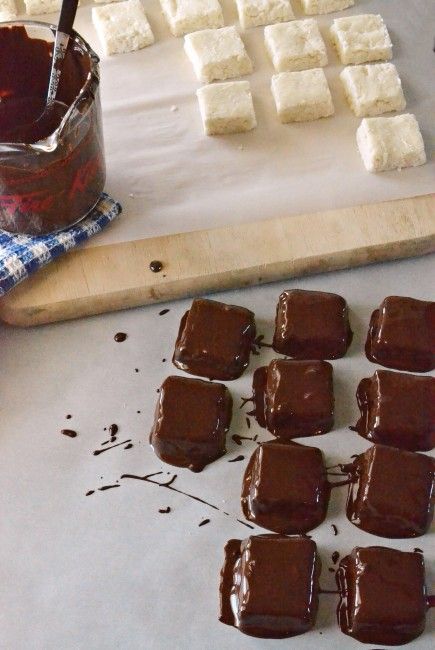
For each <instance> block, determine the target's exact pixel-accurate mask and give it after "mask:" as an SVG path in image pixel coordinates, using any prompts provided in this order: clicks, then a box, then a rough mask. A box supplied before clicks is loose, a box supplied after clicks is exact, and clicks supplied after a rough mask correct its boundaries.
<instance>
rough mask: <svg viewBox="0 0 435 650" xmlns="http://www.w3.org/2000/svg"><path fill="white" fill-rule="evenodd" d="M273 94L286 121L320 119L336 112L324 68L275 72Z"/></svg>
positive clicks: (284, 121)
mask: <svg viewBox="0 0 435 650" xmlns="http://www.w3.org/2000/svg"><path fill="white" fill-rule="evenodd" d="M272 94H273V97H274V99H275V104H276V110H277V112H278V117H279V119H280V121H281V122H282V123H283V124H286V123H287V122H307V121H311V120H317V119H319V118H320V117H328V116H329V115H332V114H333V113H334V105H333V103H332V97H331V92H330V90H329V86H328V82H327V80H326V77H325V73H324V72H323V70H322V68H316V69H315V70H302V71H299V72H280V73H279V74H276V75H274V76H273V77H272Z"/></svg>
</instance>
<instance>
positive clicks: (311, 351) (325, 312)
mask: <svg viewBox="0 0 435 650" xmlns="http://www.w3.org/2000/svg"><path fill="white" fill-rule="evenodd" d="M352 336H353V335H352V330H351V329H350V324H349V315H348V308H347V304H346V301H345V300H344V298H342V297H341V296H338V295H337V294H335V293H326V292H324V291H303V290H300V289H293V290H291V291H284V292H283V293H282V294H281V295H280V297H279V301H278V305H277V310H276V319H275V335H274V338H273V348H274V350H275V351H276V352H279V353H280V354H285V355H287V356H289V357H292V358H294V359H338V358H339V357H343V356H344V355H345V354H346V351H347V349H348V347H349V346H350V344H351V342H352Z"/></svg>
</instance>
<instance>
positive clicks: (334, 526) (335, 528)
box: [331, 524, 338, 537]
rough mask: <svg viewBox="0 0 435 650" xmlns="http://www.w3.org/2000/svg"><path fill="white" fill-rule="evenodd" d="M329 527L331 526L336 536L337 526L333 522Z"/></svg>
mask: <svg viewBox="0 0 435 650" xmlns="http://www.w3.org/2000/svg"><path fill="white" fill-rule="evenodd" d="M331 528H332V532H333V533H334V535H335V536H336V537H337V535H338V528H337V526H336V525H335V524H331Z"/></svg>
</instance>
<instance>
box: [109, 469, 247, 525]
mask: <svg viewBox="0 0 435 650" xmlns="http://www.w3.org/2000/svg"><path fill="white" fill-rule="evenodd" d="M162 474H163V472H153V473H152V474H146V475H145V476H138V475H137V474H122V476H121V479H134V480H136V481H143V482H144V483H151V484H152V485H157V486H158V487H162V488H165V489H167V490H171V491H172V492H176V493H177V494H182V495H183V496H185V497H188V498H189V499H193V500H194V501H198V502H199V503H203V504H204V505H205V506H208V507H209V508H212V509H213V510H217V511H218V512H221V513H222V514H223V515H225V516H226V517H229V516H230V515H229V513H228V512H225V511H224V510H221V508H219V507H218V506H216V505H214V504H213V503H210V502H209V501H205V499H201V497H197V496H196V495H194V494H189V492H184V490H179V489H178V488H176V487H174V486H173V483H174V482H175V481H176V479H177V474H174V475H173V476H172V477H171V478H170V479H169V480H168V481H164V482H162V483H160V482H159V481H155V480H153V479H154V477H155V476H161V475H162ZM236 521H237V522H238V523H239V524H242V525H243V526H246V527H248V528H252V526H250V525H249V524H247V523H246V522H244V521H241V520H240V519H236Z"/></svg>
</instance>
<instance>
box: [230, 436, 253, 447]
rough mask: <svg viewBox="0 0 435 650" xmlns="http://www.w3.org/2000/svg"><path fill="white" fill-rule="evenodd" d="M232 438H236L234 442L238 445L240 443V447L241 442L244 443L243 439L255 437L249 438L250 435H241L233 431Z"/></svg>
mask: <svg viewBox="0 0 435 650" xmlns="http://www.w3.org/2000/svg"><path fill="white" fill-rule="evenodd" d="M231 438H232V439H233V440H234V442H235V443H236V445H239V447H240V446H241V444H242V440H254V438H249V437H247V436H239V434H238V433H233V435H232V436H231Z"/></svg>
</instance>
